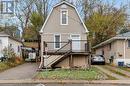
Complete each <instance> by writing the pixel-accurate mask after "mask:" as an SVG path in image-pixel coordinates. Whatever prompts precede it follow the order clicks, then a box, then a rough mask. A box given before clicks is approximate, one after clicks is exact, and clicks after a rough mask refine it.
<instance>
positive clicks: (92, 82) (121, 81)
mask: <svg viewBox="0 0 130 86" xmlns="http://www.w3.org/2000/svg"><path fill="white" fill-rule="evenodd" d="M39 83H41V84H63V83H64V84H116V85H117V84H120V85H130V80H93V81H87V80H31V79H25V80H0V84H39Z"/></svg>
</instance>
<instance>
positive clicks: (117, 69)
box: [106, 65, 130, 77]
mask: <svg viewBox="0 0 130 86" xmlns="http://www.w3.org/2000/svg"><path fill="white" fill-rule="evenodd" d="M106 67H107V68H109V69H112V70H115V71H119V72H120V73H122V74H124V75H126V76H128V77H130V72H128V71H125V70H123V69H120V68H117V67H112V66H109V65H107V66H106Z"/></svg>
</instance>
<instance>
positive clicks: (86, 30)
mask: <svg viewBox="0 0 130 86" xmlns="http://www.w3.org/2000/svg"><path fill="white" fill-rule="evenodd" d="M62 4H67V5H69V6H71V7H73V8H74V9H75V10H76V13H77V14H78V17H79V19H80V21H81V23H82V25H83V27H84V29H85V32H86V33H88V32H89V31H88V29H87V27H86V25H85V24H84V22H83V20H82V18H81V17H80V15H79V13H78V11H77V9H76V7H75V6H74V5H72V4H70V3H68V2H67V1H62V2H60V3H58V4H56V5H55V6H54V7H53V8H52V10H51V12H50V13H49V15H48V17H47V19H46V21H45V23H44V24H43V26H42V28H41V30H40V33H43V30H44V28H45V25H46V24H47V21H48V20H49V18H50V15H51V14H52V12H53V10H54V8H55V7H57V6H59V5H62Z"/></svg>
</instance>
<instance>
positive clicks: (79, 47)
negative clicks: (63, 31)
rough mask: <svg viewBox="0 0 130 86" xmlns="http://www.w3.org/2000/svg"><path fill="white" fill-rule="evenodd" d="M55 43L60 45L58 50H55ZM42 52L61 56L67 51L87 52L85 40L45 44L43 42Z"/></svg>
mask: <svg viewBox="0 0 130 86" xmlns="http://www.w3.org/2000/svg"><path fill="white" fill-rule="evenodd" d="M56 43H58V44H59V45H60V47H59V48H55V45H56ZM43 45H44V50H43V53H44V54H45V53H46V52H47V53H48V54H62V53H65V52H67V51H71V52H88V44H87V40H69V41H68V42H66V41H62V42H45V41H44V44H43Z"/></svg>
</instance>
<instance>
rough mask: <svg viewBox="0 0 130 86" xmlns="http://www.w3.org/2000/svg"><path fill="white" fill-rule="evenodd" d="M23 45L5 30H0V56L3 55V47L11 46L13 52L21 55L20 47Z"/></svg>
mask: <svg viewBox="0 0 130 86" xmlns="http://www.w3.org/2000/svg"><path fill="white" fill-rule="evenodd" d="M22 46H23V44H22V42H21V41H20V40H18V39H16V38H14V37H12V36H10V35H8V34H7V33H5V32H3V31H2V32H0V58H1V57H3V56H4V54H3V50H4V49H5V48H9V47H10V48H12V49H13V50H14V53H15V54H16V55H17V56H19V57H21V54H22V51H21V47H22Z"/></svg>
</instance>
